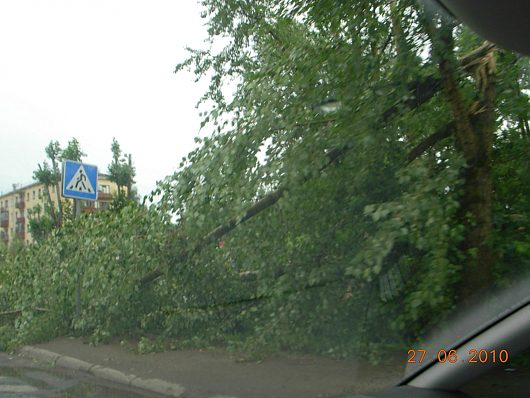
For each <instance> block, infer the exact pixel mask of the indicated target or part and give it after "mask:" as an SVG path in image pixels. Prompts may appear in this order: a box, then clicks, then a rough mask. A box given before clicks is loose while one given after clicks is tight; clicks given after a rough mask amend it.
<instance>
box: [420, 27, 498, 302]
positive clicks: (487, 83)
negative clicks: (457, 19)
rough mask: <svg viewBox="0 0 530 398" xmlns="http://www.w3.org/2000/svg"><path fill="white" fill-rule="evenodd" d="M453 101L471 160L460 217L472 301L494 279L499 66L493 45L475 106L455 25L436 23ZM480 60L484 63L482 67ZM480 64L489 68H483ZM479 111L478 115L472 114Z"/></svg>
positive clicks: (463, 286)
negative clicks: (460, 62)
mask: <svg viewBox="0 0 530 398" xmlns="http://www.w3.org/2000/svg"><path fill="white" fill-rule="evenodd" d="M430 34H431V39H432V42H433V51H435V53H436V55H437V57H438V62H439V69H440V73H441V75H442V80H443V84H444V89H445V94H446V97H447V100H448V105H449V108H450V110H451V113H452V115H453V118H454V124H455V144H456V145H455V146H456V150H457V151H458V152H460V153H461V155H462V156H463V158H464V160H465V161H466V164H467V167H466V169H465V170H464V172H463V178H464V192H463V195H462V197H461V200H460V212H459V214H460V217H461V221H462V223H463V225H464V228H465V230H464V240H463V242H462V245H461V250H462V251H463V253H464V255H465V263H464V268H463V270H462V274H461V280H460V283H459V286H458V294H459V296H460V297H461V299H463V300H467V299H468V298H470V297H471V296H472V295H474V294H475V293H476V292H477V291H479V290H482V289H484V288H486V287H487V286H489V285H490V284H491V282H492V253H491V247H490V243H491V242H490V239H491V230H492V225H491V224H492V215H491V212H492V177H491V152H492V142H493V133H494V130H495V88H494V87H495V82H494V73H495V68H494V64H493V55H492V51H493V50H492V49H490V50H489V51H490V52H488V53H487V54H486V55H485V56H483V57H482V58H480V59H479V60H478V61H479V62H477V63H476V65H474V66H473V67H472V69H473V70H475V72H480V73H475V78H476V83H477V87H478V91H479V95H480V96H482V99H481V100H480V101H478V102H476V103H474V104H473V105H472V106H471V107H469V106H468V104H466V102H465V100H464V97H463V95H462V92H461V90H460V88H459V86H458V81H457V70H456V66H455V65H456V59H455V57H454V53H453V50H454V43H453V37H452V28H451V27H447V26H442V27H441V28H440V29H438V30H437V31H436V32H435V31H434V30H433V29H432V28H431V31H430ZM477 65H478V66H477ZM478 68H483V69H481V70H479V69H478ZM471 116H476V117H473V118H472V117H471Z"/></svg>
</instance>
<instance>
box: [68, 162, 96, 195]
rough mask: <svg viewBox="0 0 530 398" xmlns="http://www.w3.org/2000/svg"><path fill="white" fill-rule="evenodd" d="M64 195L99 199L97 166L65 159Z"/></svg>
mask: <svg viewBox="0 0 530 398" xmlns="http://www.w3.org/2000/svg"><path fill="white" fill-rule="evenodd" d="M63 196H64V197H65V198H73V199H83V200H97V198H98V168H97V166H93V165H90V164H86V163H79V162H74V161H72V160H65V161H64V163H63Z"/></svg>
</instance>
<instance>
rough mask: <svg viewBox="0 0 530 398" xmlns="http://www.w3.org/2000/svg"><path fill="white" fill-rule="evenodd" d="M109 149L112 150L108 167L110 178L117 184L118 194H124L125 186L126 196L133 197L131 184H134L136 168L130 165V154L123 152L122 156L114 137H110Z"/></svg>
mask: <svg viewBox="0 0 530 398" xmlns="http://www.w3.org/2000/svg"><path fill="white" fill-rule="evenodd" d="M110 149H111V152H112V162H111V164H110V165H109V167H108V172H109V176H110V180H111V181H113V182H115V183H116V184H117V185H118V194H119V195H120V196H124V193H123V188H124V187H126V188H127V189H128V191H127V198H129V199H133V197H134V196H133V195H134V192H133V190H132V184H134V176H135V175H136V170H135V168H134V166H133V165H132V161H131V155H127V154H124V155H123V156H122V152H121V148H120V144H119V143H118V141H117V140H116V138H113V139H112V145H111V147H110Z"/></svg>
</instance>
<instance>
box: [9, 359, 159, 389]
mask: <svg viewBox="0 0 530 398" xmlns="http://www.w3.org/2000/svg"><path fill="white" fill-rule="evenodd" d="M0 397H2V398H33V397H35V398H40V397H45V398H74V397H75V398H96V397H98V398H99V397H101V398H111V397H112V398H145V397H162V396H161V395H158V394H153V393H147V392H143V391H139V390H134V389H132V388H128V387H123V386H120V385H114V384H111V383H106V382H103V381H101V380H98V379H96V378H94V377H91V376H89V375H87V374H84V373H80V372H70V371H65V370H59V369H55V368H51V367H49V366H46V365H44V364H37V363H34V362H32V361H30V360H27V359H23V358H19V357H14V356H10V355H8V354H5V353H0Z"/></svg>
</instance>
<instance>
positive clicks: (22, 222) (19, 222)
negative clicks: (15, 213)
mask: <svg viewBox="0 0 530 398" xmlns="http://www.w3.org/2000/svg"><path fill="white" fill-rule="evenodd" d="M24 225H26V218H25V217H17V220H16V228H18V227H19V226H20V227H24Z"/></svg>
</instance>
